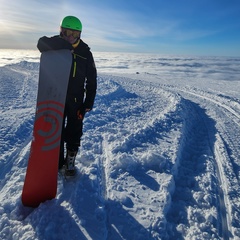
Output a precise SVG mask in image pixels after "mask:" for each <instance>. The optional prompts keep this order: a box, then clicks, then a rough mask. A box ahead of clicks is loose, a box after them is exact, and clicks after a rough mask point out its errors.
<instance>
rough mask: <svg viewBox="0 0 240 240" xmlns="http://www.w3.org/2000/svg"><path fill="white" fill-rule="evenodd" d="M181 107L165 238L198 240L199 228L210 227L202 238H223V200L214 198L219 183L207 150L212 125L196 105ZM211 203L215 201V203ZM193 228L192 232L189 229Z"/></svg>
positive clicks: (210, 153)
mask: <svg viewBox="0 0 240 240" xmlns="http://www.w3.org/2000/svg"><path fill="white" fill-rule="evenodd" d="M184 105H185V108H186V122H185V130H184V132H183V140H182V141H183V144H182V146H181V149H179V156H178V157H179V168H178V172H177V175H176V176H175V181H176V189H175V192H174V194H173V197H172V207H171V209H170V211H169V213H168V220H169V222H172V224H171V228H170V229H169V234H170V236H172V237H180V238H181V235H183V236H184V237H186V238H189V239H191V238H192V237H193V236H191V235H190V234H191V232H193V231H195V236H199V237H200V238H201V237H203V235H202V232H203V229H201V228H208V227H207V226H208V225H209V224H211V225H212V227H211V228H209V229H208V230H206V232H207V233H205V235H204V237H205V238H212V237H218V235H220V236H225V237H226V236H227V234H226V232H227V229H226V226H227V223H226V214H225V212H226V211H225V208H226V206H225V203H224V199H223V198H222V197H221V196H220V197H218V196H219V188H220V183H219V179H218V176H217V175H218V174H217V169H216V168H215V164H214V155H213V153H212V150H211V149H212V145H213V143H214V142H213V139H214V134H215V131H216V130H215V126H214V125H215V123H214V122H213V120H212V119H210V118H208V117H207V115H206V113H205V111H204V109H202V108H200V107H199V105H197V104H196V103H194V102H191V101H189V100H185V104H184ZM206 124H207V125H208V127H207V125H206ZM214 199H217V201H216V203H215V200H214ZM223 203H224V204H223ZM218 209H219V211H218ZM186 215H188V216H186ZM187 219H189V222H187ZM217 219H218V220H217ZM219 220H220V221H219ZM194 225H196V229H193V228H194V227H193V226H194ZM189 229H191V230H189ZM172 231H173V232H174V234H173V235H171V234H172ZM226 239H228V238H226Z"/></svg>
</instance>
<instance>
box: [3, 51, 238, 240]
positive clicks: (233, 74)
mask: <svg viewBox="0 0 240 240" xmlns="http://www.w3.org/2000/svg"><path fill="white" fill-rule="evenodd" d="M0 54H1V55H0V124H1V125H0V127H1V132H0V153H1V155H0V215H1V217H0V239H4V240H5V239H11V240H12V239H13V240H18V239H21V240H30V239H34V240H35V239H39V240H43V239H44V240H48V239H49V240H50V239H53V240H54V239H56V240H61V239H64V240H66V239H69V240H70V239H71V240H74V239H78V240H86V239H94V240H103V239H108V240H118V239H127V240H134V239H136V240H138V239H141V240H142V239H143V240H147V239H191V240H192V239H240V185H239V184H240V141H239V139H240V94H239V90H240V67H239V66H240V58H231V57H194V56H187V57H186V56H163V55H146V54H141V55H140V54H127V53H124V54H123V53H122V54H118V53H94V56H95V60H96V65H97V69H98V91H97V96H96V101H95V107H94V109H93V110H92V111H91V112H90V113H88V114H87V115H86V118H85V120H84V135H83V138H82V144H81V148H80V151H79V154H78V156H77V160H76V167H77V169H78V172H79V174H78V175H77V176H76V177H75V178H73V179H70V180H69V179H65V178H64V177H63V175H62V174H60V173H59V177H58V190H57V196H56V198H55V199H53V200H50V201H47V202H44V203H42V204H41V205H40V206H39V207H38V208H28V207H24V206H23V205H22V203H21V192H22V187H23V183H24V179H25V174H26V167H27V163H28V156H29V149H30V145H31V140H32V129H33V122H34V114H35V104H36V94H37V84H38V71H39V56H40V54H39V53H38V52H37V51H20V50H19V51H17V50H1V51H0Z"/></svg>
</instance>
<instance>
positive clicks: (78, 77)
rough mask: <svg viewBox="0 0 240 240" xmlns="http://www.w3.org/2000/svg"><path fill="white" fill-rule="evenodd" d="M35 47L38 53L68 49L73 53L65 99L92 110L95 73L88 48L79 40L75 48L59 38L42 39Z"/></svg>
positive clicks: (95, 85)
mask: <svg viewBox="0 0 240 240" xmlns="http://www.w3.org/2000/svg"><path fill="white" fill-rule="evenodd" d="M37 47H38V49H39V51H40V52H44V51H49V50H59V49H69V50H72V52H73V54H72V55H73V56H72V57H73V61H72V68H71V73H70V77H69V83H68V90H67V97H68V98H71V99H73V100H74V101H77V102H82V103H83V107H84V108H85V109H92V107H93V104H94V99H95V95H96V89H97V71H96V67H95V63H94V59H93V56H92V53H91V51H90V48H89V47H88V45H87V44H86V43H84V42H83V41H82V40H80V43H79V44H78V46H77V47H76V48H73V46H72V45H71V44H70V43H68V42H67V41H65V40H64V39H63V38H61V37H60V36H54V37H50V38H48V37H46V36H44V37H42V38H40V39H39V40H38V44H37Z"/></svg>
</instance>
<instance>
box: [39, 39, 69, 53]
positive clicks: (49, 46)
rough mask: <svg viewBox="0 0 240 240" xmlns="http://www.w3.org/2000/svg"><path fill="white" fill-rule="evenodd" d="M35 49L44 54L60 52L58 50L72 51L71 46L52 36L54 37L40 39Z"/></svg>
mask: <svg viewBox="0 0 240 240" xmlns="http://www.w3.org/2000/svg"><path fill="white" fill-rule="evenodd" d="M37 48H38V49H39V51H40V52H46V51H49V50H60V49H69V50H73V47H72V45H71V44H70V43H69V42H67V41H66V40H64V39H63V38H61V37H60V36H54V37H50V38H49V37H46V36H44V37H41V38H40V39H39V40H38V44H37Z"/></svg>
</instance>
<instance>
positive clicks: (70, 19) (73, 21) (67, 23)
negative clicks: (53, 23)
mask: <svg viewBox="0 0 240 240" xmlns="http://www.w3.org/2000/svg"><path fill="white" fill-rule="evenodd" d="M60 26H61V27H62V28H69V29H72V30H77V31H82V23H81V21H80V20H79V19H78V18H76V17H74V16H67V17H65V18H64V19H63V20H62V22H61V24H60Z"/></svg>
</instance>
